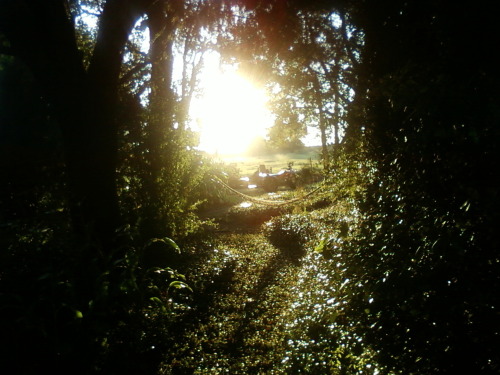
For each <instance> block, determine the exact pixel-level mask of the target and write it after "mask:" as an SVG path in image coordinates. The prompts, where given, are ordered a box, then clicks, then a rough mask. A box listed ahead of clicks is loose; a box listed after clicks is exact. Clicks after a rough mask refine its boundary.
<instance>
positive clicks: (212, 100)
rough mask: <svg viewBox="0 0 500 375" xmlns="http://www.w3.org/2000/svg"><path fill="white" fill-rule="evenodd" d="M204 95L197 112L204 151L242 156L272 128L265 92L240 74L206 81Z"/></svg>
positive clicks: (214, 77) (201, 144)
mask: <svg viewBox="0 0 500 375" xmlns="http://www.w3.org/2000/svg"><path fill="white" fill-rule="evenodd" d="M202 84H203V86H204V88H205V89H204V95H203V96H202V97H201V98H200V100H199V101H197V103H196V105H195V108H194V112H195V113H194V118H195V119H196V121H197V123H198V127H199V131H200V149H202V150H204V151H207V152H210V153H219V154H241V153H243V152H245V151H246V150H247V149H248V147H249V145H250V144H251V142H252V141H253V140H254V139H255V138H256V137H265V135H266V129H267V128H268V127H270V126H271V125H272V121H273V119H272V116H271V114H270V112H269V110H268V109H267V107H266V102H267V97H266V94H265V91H264V90H263V89H259V88H257V87H256V86H254V85H253V84H252V83H251V82H250V81H248V80H247V79H245V78H244V77H242V76H240V75H239V74H237V73H236V72H224V73H222V72H217V73H215V74H210V75H207V76H205V77H204V78H203V82H202Z"/></svg>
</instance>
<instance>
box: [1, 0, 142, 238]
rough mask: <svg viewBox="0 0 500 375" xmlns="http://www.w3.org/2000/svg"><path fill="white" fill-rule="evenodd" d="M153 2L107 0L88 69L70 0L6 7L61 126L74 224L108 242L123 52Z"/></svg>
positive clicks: (31, 0) (114, 205)
mask: <svg viewBox="0 0 500 375" xmlns="http://www.w3.org/2000/svg"><path fill="white" fill-rule="evenodd" d="M150 1H152V0H129V1H123V0H108V1H107V2H106V4H105V6H104V10H103V14H102V15H101V18H100V22H99V32H98V36H97V42H96V47H95V50H94V53H93V56H92V59H91V62H90V66H89V69H88V71H85V69H84V66H83V59H82V55H81V53H80V51H79V50H78V47H77V43H76V38H75V29H74V25H73V23H72V20H71V17H70V14H69V12H68V9H67V8H66V2H65V1H62V0H61V1H55V0H54V1H49V2H40V1H36V0H25V1H22V0H21V1H19V0H15V1H13V0H11V1H4V2H3V3H2V4H1V6H0V14H1V15H0V31H2V32H4V33H5V35H6V37H7V39H8V40H9V42H10V44H11V46H12V49H13V50H14V51H15V53H16V54H17V55H18V56H19V57H21V58H23V59H24V61H25V62H26V64H27V65H28V66H29V67H30V69H31V70H32V71H33V73H34V75H35V77H36V79H37V81H38V83H39V85H40V86H41V89H42V92H43V93H44V97H45V98H44V99H45V101H46V102H47V104H48V106H49V108H50V110H51V116H53V117H54V118H55V119H56V120H57V121H58V122H59V126H60V128H61V133H62V136H63V141H64V149H65V162H66V172H67V181H68V202H69V209H70V213H71V218H72V223H73V227H74V229H75V231H76V232H77V233H78V234H79V235H81V236H84V237H85V238H87V239H89V238H90V239H93V240H94V241H98V242H100V243H101V244H102V245H103V246H105V247H106V246H108V245H110V244H111V243H112V239H113V237H114V233H115V230H116V229H117V228H118V227H119V225H120V215H119V209H118V200H117V191H116V182H115V170H116V151H117V139H116V137H117V134H116V123H115V121H114V117H115V110H116V104H117V96H118V79H119V73H120V68H121V63H122V50H123V47H124V45H125V42H126V41H127V38H128V35H129V33H130V31H131V29H132V27H133V26H134V24H135V22H136V21H137V19H138V18H139V17H140V16H141V14H142V13H143V12H144V11H145V8H146V6H147V4H148V3H149V2H150ZM21 19H22V20H23V22H19V20H21Z"/></svg>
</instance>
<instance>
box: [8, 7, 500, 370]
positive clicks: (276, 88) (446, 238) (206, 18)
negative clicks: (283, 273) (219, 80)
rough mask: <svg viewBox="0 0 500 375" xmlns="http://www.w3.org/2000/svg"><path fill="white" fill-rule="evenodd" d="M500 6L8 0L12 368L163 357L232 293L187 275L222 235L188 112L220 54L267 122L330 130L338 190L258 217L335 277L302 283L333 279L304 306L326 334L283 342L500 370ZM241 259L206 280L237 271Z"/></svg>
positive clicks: (214, 192) (263, 285)
mask: <svg viewBox="0 0 500 375" xmlns="http://www.w3.org/2000/svg"><path fill="white" fill-rule="evenodd" d="M495 14H496V13H495V11H494V9H493V5H492V4H485V3H484V4H483V3H481V4H476V5H474V4H466V3H463V4H462V3H458V2H457V3H450V2H446V1H441V0H438V1H435V0H433V1H428V0H424V1H418V2H417V1H386V0H384V1H379V2H367V1H351V0H338V1H313V2H309V1H301V0H290V1H283V0H273V1H249V0H224V1H222V0H213V1H201V0H200V1H198V0H186V1H158V0H92V1H91V0H71V1H65V0H54V1H47V2H40V1H36V0H0V155H1V162H0V163H1V166H2V168H1V176H2V183H1V184H0V185H1V186H0V219H1V232H2V234H1V240H0V243H1V245H2V246H1V253H0V263H1V266H0V283H1V284H0V285H1V288H0V313H1V317H2V323H0V326H1V327H2V329H1V330H2V331H3V332H6V334H4V335H3V336H4V337H3V338H2V348H1V350H2V360H1V363H0V365H1V367H0V369H1V370H0V371H3V370H10V368H11V366H17V367H18V371H17V372H18V373H22V374H35V373H40V372H43V371H46V370H47V369H51V372H53V373H61V374H62V373H65V374H66V373H68V372H70V371H71V372H79V373H82V374H84V373H85V374H87V373H108V374H114V373H159V371H160V370H159V368H160V366H161V364H162V361H166V358H169V356H170V355H172V353H175V350H177V349H178V348H177V347H176V343H175V342H173V341H174V340H182V337H181V336H182V334H183V333H186V331H182V329H184V330H187V328H186V327H189V324H188V323H187V322H188V321H189V320H190V319H191V321H204V319H206V320H207V321H208V320H210V319H208V318H206V317H207V316H208V315H209V314H210V313H213V314H214V316H218V315H217V314H219V313H220V311H214V310H210V308H213V309H215V307H214V306H218V305H217V303H216V300H217V298H215V297H216V296H223V295H224V294H223V293H222V294H210V293H211V292H210V290H211V289H210V288H209V287H207V286H206V285H202V284H203V283H201V282H200V283H199V284H198V285H189V282H186V277H185V276H184V275H183V274H181V273H180V272H182V273H184V272H185V271H187V272H189V271H192V270H193V269H196V267H194V266H193V264H195V262H194V261H193V260H192V259H197V260H200V262H202V261H203V256H205V254H206V253H210V252H211V254H212V255H211V256H213V254H214V253H216V252H217V249H214V248H213V247H211V246H212V245H209V244H210V241H211V232H210V231H209V230H208V229H207V228H211V227H212V226H213V223H212V222H210V221H207V220H205V219H204V218H203V217H202V215H201V212H202V211H201V209H200V207H203V205H206V204H207V202H209V201H213V202H220V201H221V199H222V198H221V197H222V194H221V191H220V187H219V185H217V183H218V182H217V181H219V180H221V179H224V178H226V177H225V176H226V175H225V174H224V173H225V172H226V171H224V170H222V167H220V166H218V165H216V164H214V163H212V162H211V161H210V160H208V159H207V158H205V157H204V155H203V154H202V153H201V152H199V151H198V150H196V146H197V135H196V133H195V132H194V131H193V130H192V129H191V128H190V121H191V119H190V105H191V103H192V101H193V98H194V97H195V96H196V95H197V93H198V92H199V89H200V85H201V82H200V72H201V70H202V68H203V64H204V56H206V54H207V53H208V52H209V51H211V52H216V53H218V54H220V56H221V61H223V63H228V64H229V63H231V64H236V65H237V66H238V70H239V72H240V73H241V74H243V75H246V76H247V77H252V78H253V79H254V80H257V81H259V83H260V84H261V85H262V86H265V87H266V88H267V90H268V93H269V95H270V97H271V100H270V108H271V109H272V111H273V114H274V116H275V118H276V123H275V125H274V127H273V128H272V129H271V130H270V138H271V142H274V144H275V145H278V146H280V147H288V146H290V145H300V141H299V139H300V137H302V136H303V135H304V134H305V131H306V129H307V127H308V126H309V127H316V128H317V129H318V130H319V132H320V134H321V143H322V155H321V156H322V160H323V163H324V167H323V168H322V173H323V178H324V182H323V183H322V185H321V189H323V193H322V194H324V195H322V196H321V199H318V200H317V201H314V202H313V203H310V204H304V206H302V208H300V207H299V208H297V209H290V210H289V211H279V210H274V211H273V210H269V211H265V212H259V213H258V215H257V214H256V215H257V216H256V218H253V219H252V220H255V221H256V222H259V223H261V222H262V221H263V220H261V221H259V220H260V218H261V217H265V218H266V220H267V219H271V217H272V216H277V217H276V218H274V219H272V220H270V221H268V224H266V226H264V228H265V229H263V230H262V231H264V232H265V234H266V235H267V237H268V238H269V241H270V242H269V243H270V244H272V245H273V246H275V247H276V249H280V251H285V250H286V251H288V253H287V254H288V255H287V256H284V255H283V256H282V258H280V256H281V255H280V256H278V257H277V258H276V259H278V260H283V262H284V263H285V264H286V267H289V268H288V271H287V272H289V273H290V272H292V271H290V270H293V269H299V267H300V266H301V263H300V261H297V259H303V262H304V264H303V265H305V263H307V262H310V263H309V265H310V266H311V265H315V267H316V266H317V267H319V268H317V269H320V268H321V270H322V271H321V272H322V275H323V274H324V275H326V276H324V279H325V280H331V283H332V284H331V285H329V287H328V288H326V287H324V289H322V290H321V291H318V290H313V291H311V293H310V294H308V295H307V296H308V297H307V298H311V300H307V298H306V300H305V302H304V301H303V302H301V303H302V304H307V303H311V306H316V305H318V306H319V305H321V304H319V303H316V304H314V301H313V300H312V298H313V297H311V296H312V295H314V296H316V297H317V298H318V300H320V299H321V298H323V297H321V298H320V297H318V296H321V295H322V294H327V293H331V294H332V296H330V297H329V298H328V301H330V302H328V303H323V305H324V306H322V307H321V308H318V309H319V310H321V311H323V313H322V314H323V315H321V316H320V315H318V316H313V315H314V314H312V313H310V310H307V309H308V308H309V307H304V311H303V312H300V314H302V313H303V315H304V316H303V319H304V320H303V321H304V322H309V323H307V324H308V325H307V329H306V328H304V331H303V332H302V333H301V334H303V335H304V336H305V337H307V338H308V340H309V341H307V340H303V341H301V344H300V345H303V349H300V348H299V349H297V348H291V349H290V348H289V349H287V350H289V352H293V353H296V352H297V351H299V352H300V350H310V351H311V353H310V355H311V356H313V357H314V358H315V359H314V361H313V362H314V365H309V364H308V362H307V361H306V360H304V362H303V363H300V358H302V357H300V358H299V357H297V358H295V359H294V361H295V362H293V363H294V364H293V365H290V366H292V367H288V368H287V369H288V370H290V369H293V368H295V369H303V370H304V371H306V372H307V371H309V372H314V371H316V370H317V371H320V370H318V369H322V370H324V371H326V370H328V371H330V372H332V373H338V374H341V373H342V374H344V373H350V374H351V373H352V374H361V373H362V374H376V373H386V374H393V373H394V374H418V373H436V374H447V373H457V372H458V371H460V370H462V371H463V370H465V371H466V372H469V373H478V374H494V373H498V371H499V369H500V357H499V356H498V353H497V350H496V348H498V347H499V346H500V342H499V340H500V339H499V338H500V325H499V324H498V321H499V320H498V309H499V308H500V304H499V302H500V301H499V296H498V293H497V289H498V288H499V287H500V285H499V284H500V276H499V275H500V269H499V267H500V261H499V253H498V249H499V247H500V244H499V243H498V236H497V235H496V229H497V227H498V224H499V212H500V207H498V205H499V202H500V200H499V198H498V173H497V172H496V169H495V167H494V163H495V162H494V161H495V160H498V159H499V157H498V156H499V155H498V147H497V145H496V143H497V140H498V139H499V135H500V134H499V129H500V126H499V120H500V113H499V111H498V108H497V106H498V104H497V103H498V102H499V97H498V96H499V90H498V87H499V74H498V72H497V66H496V64H495V63H496V61H495V59H494V58H493V53H494V48H495V46H496V44H497V43H496V42H497V41H498V40H497V39H498V33H497V32H496V30H495V23H494V17H495ZM86 17H91V18H92V19H93V20H96V21H97V25H96V27H95V28H93V27H89V26H88V24H87V21H88V18H86ZM86 20H87V21H86ZM147 41H149V45H148V46H147V47H145V44H146V43H147ZM264 146H266V147H267V143H266V141H264V140H260V141H259V144H256V145H255V148H265V147H264ZM312 169H313V168H312V162H311V166H310V168H309V169H308V171H307V173H309V175H307V174H306V172H303V174H302V175H301V176H302V178H303V179H304V181H305V180H306V179H310V181H313V180H314V178H313V177H314V173H313V172H314V171H313V170H312ZM306 177H307V178H306ZM325 207H326V208H325ZM283 212H286V214H284V213H283ZM268 213H269V217H268V216H266V215H267V214H268ZM259 215H261V216H259ZM279 215H281V216H279ZM227 217H229V216H227ZM252 220H249V222H252V223H253V221H252ZM235 238H236V237H235ZM231 241H233V242H237V243H238V241H235V240H234V238H233V239H232V240H231ZM252 241H255V239H253V240H252ZM252 241H250V242H252ZM314 241H316V243H314ZM178 244H182V245H185V246H186V248H189V249H191V250H190V251H191V252H186V253H184V252H182V251H181V248H180V247H179V246H178ZM193 244H195V245H193ZM190 246H191V247H190ZM196 246H199V249H201V248H203V249H205V252H203V251H202V250H199V249H198V248H197V247H196ZM241 246H243V245H241ZM269 246H270V245H269ZM269 246H268V245H265V246H263V248H266V249H269ZM308 246H309V247H310V248H308ZM193 249H194V250H193ZM207 249H208V250H207ZM283 249H285V250H283ZM306 253H307V254H309V257H306V255H305V254H306ZM186 254H190V255H189V256H187V255H186ZM290 254H291V255H290ZM217 256H221V255H217ZM256 257H258V256H257V255H256ZM190 258H192V259H190ZM223 262H229V261H227V260H223ZM315 262H316V263H315ZM318 262H319V263H320V265H318ZM208 264H209V263H207V265H208ZM230 264H232V263H231V262H229V263H227V264H226V265H224V266H221V265H216V266H214V270H217V272H218V273H217V272H216V271H213V272H214V275H216V276H214V278H213V279H212V280H209V281H207V284H210V283H212V282H213V281H214V280H216V281H217V280H218V282H220V283H222V284H223V285H225V284H224V283H227V282H228V280H229V283H230V282H231V280H232V279H231V276H230V275H231V274H232V273H234V270H231V269H230ZM273 267H274V268H273ZM276 267H278V266H277V265H276V264H274V265H273V266H272V267H271V266H269V267H268V268H266V269H265V271H268V272H277V271H276V270H277V268H276ZM201 269H202V268H198V270H201ZM221 269H223V270H224V272H226V271H227V272H228V275H229V276H228V275H226V274H225V273H224V272H222V271H221ZM311 269H313V268H312V266H311V267H310V268H309V270H307V268H306V267H305V266H304V268H303V272H302V276H303V277H304V278H305V277H309V279H308V280H310V285H320V284H318V283H315V282H316V281H314V275H312V271H310V270H311ZM200 272H201V271H200ZM258 275H259V274H258V273H257V274H256V276H255V277H256V278H257V277H260V276H258ZM304 275H305V276H304ZM202 276H203V277H204V276H205V275H204V274H203V275H202V274H200V275H194V276H193V279H194V280H198V279H197V277H198V278H202ZM252 276H253V275H252ZM318 278H319V276H318ZM273 280H274V281H273ZM311 280H313V281H311ZM272 282H275V283H276V285H278V281H277V279H275V278H269V279H263V280H260V281H258V282H257V284H256V286H255V288H257V289H256V290H260V291H263V290H266V291H267V290H268V289H267V288H268V287H269V286H270V285H271V283H272ZM233 284H234V285H237V284H236V282H235V283H233ZM304 284H307V283H306V282H304ZM242 285H243V284H242ZM245 285H246V284H245ZM197 287H198V290H197V289H196V288H197ZM247 287H248V286H247ZM307 287H309V286H308V285H305V286H304V288H307ZM316 288H319V286H316ZM271 289H272V288H269V290H271ZM200 290H201V291H203V293H201V292H199V291H200ZM219 292H220V291H219ZM190 293H191V294H190ZM266 293H267V292H266ZM269 293H271V292H269ZM187 295H190V297H186V296H187ZM301 295H305V294H304V293H301ZM316 297H315V298H316ZM273 298H274V297H273ZM283 298H285V297H283ZM263 300H264V297H262V300H258V301H257V302H261V301H263ZM331 301H335V302H331ZM252 303H254V304H255V300H252V301H250V300H248V301H246V302H245V304H246V305H245V306H252ZM301 303H298V302H297V303H295V302H294V304H293V306H299V305H301ZM190 304H191V305H190ZM204 304H205V305H204ZM190 306H194V307H190ZM244 308H247V307H244ZM248 308H251V307H248ZM311 308H312V307H311ZM314 308H316V307H314ZM328 309H329V310H328ZM327 310H328V314H327V313H326V312H324V311H327ZM251 311H252V314H256V311H257V310H255V309H254V310H251ZM311 311H312V310H311ZM196 314H198V315H196ZM249 314H250V313H249ZM298 314H299V313H298ZM248 316H251V314H250V315H248ZM245 319H247V320H248V319H250V318H248V317H246V318H245ZM247 320H245V322H247ZM176 322H181V323H182V324H181V323H179V327H182V329H181V328H179V327H175V325H176ZM294 324H296V323H294ZM304 324H306V323H304ZM292 326H293V324H290V325H289V326H287V327H292ZM294 327H296V326H294ZM294 329H295V328H294ZM179 332H180V333H179ZM290 332H291V331H290ZM287 334H288V331H287ZM292 336H293V335H292ZM293 337H295V336H293ZM283 341H284V342H285V341H286V340H285V339H283ZM288 341H289V342H293V341H294V339H292V338H289V339H288ZM307 342H308V343H307ZM305 343H307V344H305ZM319 343H321V345H323V346H322V347H321V348H322V349H321V353H319V352H317V353H316V352H314V350H313V349H312V348H313V347H314V345H320V344H319ZM237 344H238V345H237V346H238V348H240V347H241V346H242V344H241V343H237ZM280 345H281V344H280ZM283 345H285V344H283ZM300 345H298V347H300ZM248 350H249V352H250V351H251V350H250V349H248ZM269 350H270V351H272V350H278V349H277V348H276V349H272V348H271V349H269ZM294 350H295V352H294ZM23 353H24V354H23ZM26 353H30V354H26ZM31 354H32V361H27V360H26V357H27V356H30V355H31ZM240 354H241V353H240ZM247 354H248V353H246V354H245V355H247ZM248 355H250V354H248ZM322 356H323V357H322ZM325 356H326V357H325ZM4 358H5V359H4ZM287 358H288V357H287ZM324 358H328V359H327V360H326V359H324ZM283 361H284V362H282V365H280V366H285V364H284V363H285V362H286V361H285V360H283ZM287 361H288V360H287ZM306 362H307V363H306ZM172 363H173V362H172ZM170 365H171V363H170V364H169V366H170ZM171 366H173V365H171ZM276 366H277V367H275V369H279V368H280V369H283V368H285V367H278V365H276ZM293 366H296V367H293ZM308 366H309V367H308ZM311 366H312V367H311ZM314 366H316V367H314ZM322 366H323V367H322ZM167 367H168V366H167ZM167 367H163V369H166V368H167ZM168 368H170V367H168ZM248 368H253V369H254V370H255V369H256V368H254V367H248ZM248 368H247V369H248ZM186 369H187V367H186ZM263 369H264V367H263V368H261V369H260V370H263ZM265 369H269V368H268V367H266V368H265ZM314 369H316V370H314ZM257 370H259V369H257ZM165 371H167V370H165ZM186 371H187V370H186ZM193 371H194V370H193ZM221 371H222V370H221Z"/></svg>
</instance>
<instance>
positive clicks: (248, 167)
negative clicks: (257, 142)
mask: <svg viewBox="0 0 500 375" xmlns="http://www.w3.org/2000/svg"><path fill="white" fill-rule="evenodd" d="M218 159H219V160H220V162H222V163H224V164H227V165H230V166H233V167H235V168H236V169H237V170H238V172H239V174H240V175H241V176H249V175H251V174H252V173H254V172H255V171H256V170H257V169H258V168H259V165H261V164H264V165H265V166H266V167H267V168H268V169H269V170H270V171H272V172H273V173H276V172H279V171H280V170H281V169H286V168H288V163H290V162H293V168H294V169H297V170H300V169H302V168H305V167H309V168H317V167H319V166H320V162H319V150H318V148H317V147H308V148H306V149H305V150H304V151H303V152H297V153H284V154H272V155H262V156H241V155H240V156H238V155H226V156H219V157H218Z"/></svg>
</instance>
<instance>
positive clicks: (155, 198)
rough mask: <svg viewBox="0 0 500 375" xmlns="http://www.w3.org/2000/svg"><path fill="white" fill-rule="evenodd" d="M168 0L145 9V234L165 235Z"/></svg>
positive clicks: (169, 125) (170, 99) (170, 97)
mask: <svg viewBox="0 0 500 375" xmlns="http://www.w3.org/2000/svg"><path fill="white" fill-rule="evenodd" d="M170 7H171V4H170V2H167V1H164V0H160V1H156V2H154V3H153V5H152V6H151V7H150V8H149V10H148V13H147V14H148V25H149V32H150V47H149V56H150V60H151V64H152V68H151V94H150V95H149V108H150V111H149V121H148V134H147V139H146V143H147V148H148V151H149V153H148V161H149V166H150V174H149V176H148V179H147V181H145V183H146V185H147V190H148V193H149V202H148V208H147V214H146V215H147V216H148V219H147V222H146V224H147V225H145V227H144V228H143V229H142V231H143V235H145V236H147V237H159V236H164V235H166V232H165V229H166V225H165V223H164V222H163V219H162V217H161V211H162V207H161V206H162V204H164V203H163V202H164V199H162V194H164V192H162V190H161V189H162V186H161V180H162V178H164V177H165V176H162V172H163V171H164V170H165V168H168V167H169V164H170V163H171V162H172V161H171V160H169V159H170V158H169V157H168V153H167V152H166V151H167V149H166V147H165V146H166V144H167V143H168V142H171V141H172V137H173V136H174V111H173V108H174V94H173V91H172V76H173V51H172V50H173V41H174V32H175V27H176V25H175V23H176V22H175V17H174V14H173V12H174V10H173V9H171V8H170Z"/></svg>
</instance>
